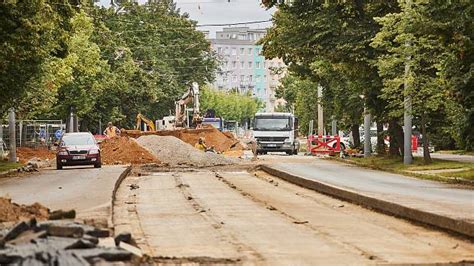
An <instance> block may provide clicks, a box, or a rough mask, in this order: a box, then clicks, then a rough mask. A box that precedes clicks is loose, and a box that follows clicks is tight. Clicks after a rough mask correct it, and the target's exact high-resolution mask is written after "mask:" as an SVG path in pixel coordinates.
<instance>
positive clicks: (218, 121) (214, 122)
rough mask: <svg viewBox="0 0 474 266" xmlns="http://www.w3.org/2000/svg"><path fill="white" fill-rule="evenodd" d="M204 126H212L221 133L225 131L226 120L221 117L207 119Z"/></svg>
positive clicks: (203, 122)
mask: <svg viewBox="0 0 474 266" xmlns="http://www.w3.org/2000/svg"><path fill="white" fill-rule="evenodd" d="M202 125H211V126H213V127H215V128H217V129H218V130H220V131H223V130H224V119H222V118H220V117H205V118H203V119H202Z"/></svg>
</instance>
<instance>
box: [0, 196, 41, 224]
mask: <svg viewBox="0 0 474 266" xmlns="http://www.w3.org/2000/svg"><path fill="white" fill-rule="evenodd" d="M33 217H35V218H36V219H37V220H46V219H48V217H49V209H48V208H46V207H45V206H43V205H41V204H39V203H34V204H32V205H24V204H21V205H20V204H16V203H13V202H12V201H11V199H7V198H2V197H0V222H17V221H20V220H26V219H30V218H33Z"/></svg>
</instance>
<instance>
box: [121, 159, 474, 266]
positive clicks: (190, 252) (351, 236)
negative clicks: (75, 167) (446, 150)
mask: <svg viewBox="0 0 474 266" xmlns="http://www.w3.org/2000/svg"><path fill="white" fill-rule="evenodd" d="M153 168H154V167H153V166H148V167H143V168H135V169H134V171H132V174H131V175H129V176H128V177H127V178H125V180H124V181H123V183H122V185H121V186H120V187H119V189H118V191H117V197H116V200H115V201H114V214H113V216H114V217H113V219H114V223H115V225H116V228H115V230H118V231H129V232H132V234H133V235H135V236H136V239H137V244H138V245H139V247H140V248H142V250H143V251H144V252H145V253H147V254H149V255H150V256H151V257H153V258H155V260H154V261H155V263H157V264H167V263H172V264H173V263H175V264H182V263H191V264H229V263H230V264H264V265H289V264H293V265H294V264H298V265H314V263H317V264H325V265H328V264H331V265H333V264H364V265H365V264H385V263H389V264H392V263H395V264H405V263H409V264H411V263H414V264H416V263H453V262H462V261H473V260H474V255H473V254H474V245H473V244H472V242H470V241H468V240H465V239H463V238H457V237H454V236H452V235H449V234H447V233H444V232H440V231H437V230H434V229H432V228H429V227H425V226H421V225H417V224H413V223H410V222H408V221H405V220H403V219H399V218H396V217H392V216H388V215H385V214H380V213H376V212H373V211H371V210H368V209H364V208H362V207H359V206H357V205H353V204H350V203H347V202H344V201H340V200H337V199H334V198H331V197H328V196H325V195H322V194H319V193H316V192H314V191H312V190H308V189H305V188H302V187H299V186H296V185H293V184H291V183H288V182H285V181H283V180H281V179H278V178H276V177H273V176H271V175H268V174H266V173H264V172H261V171H258V170H255V168H251V167H250V165H247V168H245V167H241V168H236V167H234V168H233V169H232V168H229V166H226V167H223V168H220V167H214V168H212V169H192V168H189V169H177V168H175V169H171V168H168V169H166V171H164V169H156V170H153ZM249 169H250V170H249ZM183 170H184V171H183Z"/></svg>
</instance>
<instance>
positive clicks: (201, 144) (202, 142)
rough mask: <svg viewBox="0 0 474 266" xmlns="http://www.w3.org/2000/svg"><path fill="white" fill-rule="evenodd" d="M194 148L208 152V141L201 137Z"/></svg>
mask: <svg viewBox="0 0 474 266" xmlns="http://www.w3.org/2000/svg"><path fill="white" fill-rule="evenodd" d="M194 148H196V149H198V150H201V151H206V150H207V146H206V141H205V140H204V138H203V137H200V138H199V140H198V143H196V144H195V145H194Z"/></svg>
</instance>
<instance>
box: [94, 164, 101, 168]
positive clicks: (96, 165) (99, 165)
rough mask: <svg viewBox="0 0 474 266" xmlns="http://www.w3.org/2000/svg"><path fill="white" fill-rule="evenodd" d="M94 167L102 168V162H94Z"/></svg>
mask: <svg viewBox="0 0 474 266" xmlns="http://www.w3.org/2000/svg"><path fill="white" fill-rule="evenodd" d="M94 168H102V163H96V164H94Z"/></svg>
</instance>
